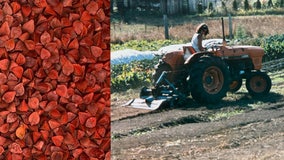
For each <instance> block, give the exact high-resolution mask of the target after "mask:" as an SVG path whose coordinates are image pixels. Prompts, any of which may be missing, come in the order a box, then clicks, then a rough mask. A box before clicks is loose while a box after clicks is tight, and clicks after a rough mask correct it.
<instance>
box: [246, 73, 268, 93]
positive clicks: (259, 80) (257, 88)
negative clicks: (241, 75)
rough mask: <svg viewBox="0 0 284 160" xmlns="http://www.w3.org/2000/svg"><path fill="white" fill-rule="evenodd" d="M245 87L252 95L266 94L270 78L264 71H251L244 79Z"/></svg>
mask: <svg viewBox="0 0 284 160" xmlns="http://www.w3.org/2000/svg"><path fill="white" fill-rule="evenodd" d="M246 88H247V90H248V92H249V94H250V95H251V96H253V97H260V96H263V95H266V94H268V93H269V91H270V89H271V79H270V77H269V76H268V75H267V74H266V73H264V72H260V71H258V72H251V73H250V74H249V75H248V76H247V79H246Z"/></svg>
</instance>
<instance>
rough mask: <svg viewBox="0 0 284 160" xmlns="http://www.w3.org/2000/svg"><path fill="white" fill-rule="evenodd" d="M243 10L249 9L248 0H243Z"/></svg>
mask: <svg viewBox="0 0 284 160" xmlns="http://www.w3.org/2000/svg"><path fill="white" fill-rule="evenodd" d="M244 10H245V11H247V10H249V2H248V0H245V2H244Z"/></svg>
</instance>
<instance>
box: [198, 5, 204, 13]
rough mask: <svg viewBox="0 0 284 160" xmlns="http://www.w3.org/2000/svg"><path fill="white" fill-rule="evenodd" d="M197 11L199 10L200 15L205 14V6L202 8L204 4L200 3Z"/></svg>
mask: <svg viewBox="0 0 284 160" xmlns="http://www.w3.org/2000/svg"><path fill="white" fill-rule="evenodd" d="M197 10H198V13H203V6H202V3H198V5H197Z"/></svg>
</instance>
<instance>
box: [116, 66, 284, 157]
mask: <svg viewBox="0 0 284 160" xmlns="http://www.w3.org/2000/svg"><path fill="white" fill-rule="evenodd" d="M269 75H270V76H271V78H272V82H273V86H272V89H271V92H270V94H269V95H267V96H266V97H263V98H261V99H253V98H252V97H250V96H249V95H248V93H247V90H246V89H245V85H243V87H242V88H241V90H239V91H238V92H237V93H234V94H232V93H228V95H227V97H225V98H224V99H223V100H222V101H221V102H220V103H219V104H218V105H216V106H215V107H217V109H208V106H204V105H200V104H198V103H196V102H194V101H193V100H192V99H190V98H189V99H188V105H187V106H182V107H178V108H170V109H162V110H158V111H148V110H140V109H134V108H129V107H122V106H121V105H122V104H123V103H126V102H127V101H128V100H129V99H131V98H135V97H138V93H139V90H129V91H128V92H125V93H124V94H122V93H119V94H112V115H111V117H112V124H111V126H112V159H114V160H124V159H224V160H225V159H238V160H239V159H244V160H246V159H252V160H259V159H269V160H280V159H283V158H284V128H283V122H284V97H283V95H284V90H283V88H284V81H283V78H284V70H278V71H273V72H270V74H269ZM211 107H212V106H211Z"/></svg>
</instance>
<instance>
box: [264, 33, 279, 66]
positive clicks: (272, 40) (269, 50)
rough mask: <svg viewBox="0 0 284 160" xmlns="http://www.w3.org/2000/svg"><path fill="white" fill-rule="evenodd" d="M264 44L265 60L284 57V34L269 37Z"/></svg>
mask: <svg viewBox="0 0 284 160" xmlns="http://www.w3.org/2000/svg"><path fill="white" fill-rule="evenodd" d="M264 42H265V43H263V44H262V47H263V48H264V50H265V53H266V54H265V57H264V58H265V60H266V61H269V60H275V59H280V58H284V34H282V35H274V36H271V37H268V38H266V39H265V41H264Z"/></svg>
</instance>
